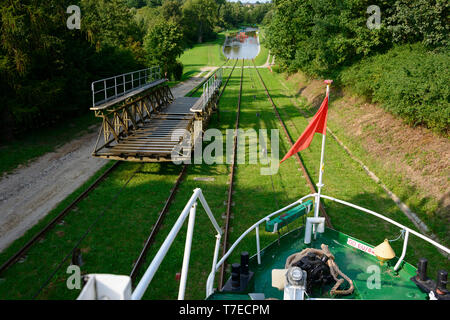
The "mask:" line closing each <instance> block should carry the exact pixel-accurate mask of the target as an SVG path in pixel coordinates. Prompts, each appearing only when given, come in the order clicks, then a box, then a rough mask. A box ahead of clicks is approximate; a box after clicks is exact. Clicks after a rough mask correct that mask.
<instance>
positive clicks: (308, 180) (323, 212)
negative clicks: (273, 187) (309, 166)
mask: <svg viewBox="0 0 450 320" xmlns="http://www.w3.org/2000/svg"><path fill="white" fill-rule="evenodd" d="M252 62H253V66H254V67H255V70H256V73H257V74H258V76H259V80H260V81H261V83H262V85H263V87H264V89H265V91H266V95H267V98H268V99H269V101H270V103H271V104H272V107H273V110H274V111H275V115H276V116H277V118H278V120H279V122H280V124H281V127H282V128H283V131H284V133H285V135H286V138H287V140H288V142H289V144H290V146H291V147H292V146H293V145H294V141H293V140H292V138H291V136H290V134H289V131H288V129H287V128H286V125H285V123H284V121H283V119H282V118H281V116H280V113H279V112H278V108H277V106H276V105H275V103H274V102H273V100H272V97H271V96H270V93H269V90H268V89H267V86H266V84H265V83H264V80H263V78H262V77H261V74H260V73H259V71H258V68H256V65H255V60H254V59H252ZM295 158H296V159H297V162H298V164H299V166H300V168H301V169H302V172H303V176H304V177H305V179H306V182H307V184H308V186H309V189H310V190H311V192H312V193H316V192H317V190H316V187H315V186H314V184H313V182H312V180H311V178H310V176H309V174H308V172H307V171H306V168H305V165H304V164H303V162H302V160H301V158H300V156H299V154H298V152H296V153H295ZM319 210H320V213H322V215H323V216H324V217H325V221H326V224H327V227H329V228H333V225H332V224H331V219H330V217H329V216H328V214H327V213H326V211H325V208H324V207H323V204H322V202H320V205H319Z"/></svg>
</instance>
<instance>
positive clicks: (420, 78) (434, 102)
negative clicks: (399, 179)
mask: <svg viewBox="0 0 450 320" xmlns="http://www.w3.org/2000/svg"><path fill="white" fill-rule="evenodd" d="M373 4H374V3H373V1H369V0H320V1H318V0H304V1H296V0H274V7H273V10H272V11H271V12H270V14H268V15H267V16H266V19H265V22H266V40H267V45H268V47H269V48H270V50H271V52H272V53H273V54H275V55H276V57H277V62H278V63H279V65H280V68H281V70H283V71H287V72H295V71H297V70H301V71H302V72H304V73H306V74H307V75H310V76H314V77H332V78H333V79H335V80H337V82H338V83H341V84H344V85H350V87H351V88H353V89H354V90H355V91H356V92H358V93H360V94H363V95H365V96H367V97H368V98H370V99H372V100H373V101H375V102H380V103H381V105H382V106H383V107H385V108H386V109H387V110H388V111H390V112H392V113H393V114H397V115H400V116H401V117H403V118H404V119H405V120H406V121H407V122H409V123H410V124H412V125H425V126H427V127H429V128H431V129H433V130H435V131H438V132H441V133H448V132H449V125H450V106H449V100H450V89H449V86H448V83H449V81H450V78H449V77H450V73H449V65H450V55H449V44H450V38H449V36H450V32H449V31H450V30H449V29H450V25H449V24H448V21H449V2H448V1H447V0H395V1H394V0H382V1H377V2H376V3H375V4H376V5H377V7H378V8H375V9H374V8H373V6H371V5H373ZM369 7H370V8H369ZM378 9H379V11H378ZM377 20H379V22H380V24H377Z"/></svg>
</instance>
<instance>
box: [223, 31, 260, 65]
mask: <svg viewBox="0 0 450 320" xmlns="http://www.w3.org/2000/svg"><path fill="white" fill-rule="evenodd" d="M223 53H224V55H225V57H227V58H228V59H254V58H255V57H256V56H257V55H258V53H259V41H258V34H257V31H256V30H255V29H250V28H247V29H246V30H245V32H237V33H232V34H230V35H228V36H227V38H226V40H225V43H224V46H223Z"/></svg>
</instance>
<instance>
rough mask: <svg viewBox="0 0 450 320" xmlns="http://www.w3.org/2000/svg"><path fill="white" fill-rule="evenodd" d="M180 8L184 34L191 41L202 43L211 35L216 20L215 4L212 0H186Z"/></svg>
mask: <svg viewBox="0 0 450 320" xmlns="http://www.w3.org/2000/svg"><path fill="white" fill-rule="evenodd" d="M182 10H183V25H184V26H185V28H186V29H185V34H186V36H187V37H188V38H189V39H190V40H191V41H192V42H199V43H202V42H203V41H204V40H205V39H206V38H211V37H212V35H213V34H214V33H213V27H214V25H215V22H216V20H217V17H216V15H217V4H216V2H215V1H214V0H186V2H185V3H184V4H183V8H182Z"/></svg>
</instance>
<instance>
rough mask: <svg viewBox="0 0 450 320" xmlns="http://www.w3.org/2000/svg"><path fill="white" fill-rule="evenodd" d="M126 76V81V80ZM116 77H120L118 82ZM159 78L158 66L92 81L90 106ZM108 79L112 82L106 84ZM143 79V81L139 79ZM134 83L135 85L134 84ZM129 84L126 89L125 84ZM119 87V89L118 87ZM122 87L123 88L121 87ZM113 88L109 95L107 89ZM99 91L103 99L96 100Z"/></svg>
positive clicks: (159, 70)
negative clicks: (98, 86) (97, 86)
mask: <svg viewBox="0 0 450 320" xmlns="http://www.w3.org/2000/svg"><path fill="white" fill-rule="evenodd" d="M135 75H136V77H135ZM127 76H129V77H128V81H127ZM117 79H122V81H121V82H119V83H118V81H117ZM159 79H161V69H160V67H159V66H155V67H151V68H147V69H141V70H137V71H134V72H128V73H124V74H120V75H117V76H113V77H109V78H105V79H101V80H97V81H94V82H92V84H91V90H92V106H93V107H95V106H97V105H99V104H102V103H105V102H107V101H110V100H112V99H115V98H118V97H120V96H122V95H125V94H127V93H129V92H131V91H133V90H136V89H139V88H141V87H143V86H145V85H147V84H148V83H150V82H153V81H156V80H159ZM110 80H114V84H113V85H110V86H108V85H107V82H108V81H110ZM141 80H143V81H141ZM135 83H136V85H135ZM97 84H102V87H101V88H100V89H98V90H96V88H95V87H96V85H97ZM129 84H131V88H130V89H128V90H127V85H129ZM119 87H120V91H119V90H118V88H119ZM122 87H123V88H122ZM110 89H114V94H112V95H109V94H108V90H110ZM99 93H103V95H102V97H103V99H100V100H98V101H96V95H97V94H99Z"/></svg>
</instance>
